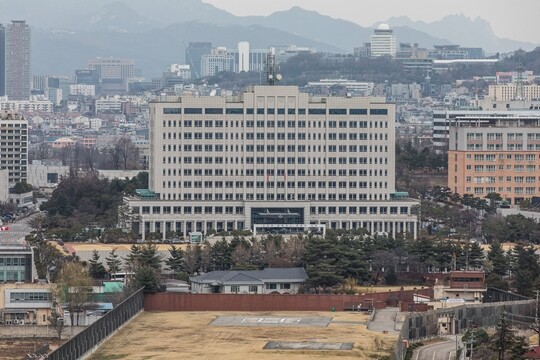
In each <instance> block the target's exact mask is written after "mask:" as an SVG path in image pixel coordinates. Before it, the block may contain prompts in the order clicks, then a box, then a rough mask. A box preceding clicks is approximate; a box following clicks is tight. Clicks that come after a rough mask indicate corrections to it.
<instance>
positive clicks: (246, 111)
mask: <svg viewBox="0 0 540 360" xmlns="http://www.w3.org/2000/svg"><path fill="white" fill-rule="evenodd" d="M182 109H183V111H182ZM203 113H204V114H205V115H223V114H226V115H254V114H257V115H265V114H267V115H275V114H277V115H285V114H287V115H306V113H307V115H367V114H368V109H326V108H311V109H307V111H306V109H304V108H299V109H296V108H288V109H285V108H277V109H276V108H264V107H262V108H257V109H254V108H225V109H224V108H204V109H203V108H179V107H175V108H170V107H166V108H163V114H164V115H180V114H184V115H202V114H203ZM369 115H388V109H369Z"/></svg>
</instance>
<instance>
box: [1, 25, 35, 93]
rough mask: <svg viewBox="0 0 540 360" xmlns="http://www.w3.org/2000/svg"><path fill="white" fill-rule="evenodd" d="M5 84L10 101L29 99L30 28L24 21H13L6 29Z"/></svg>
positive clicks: (30, 77)
mask: <svg viewBox="0 0 540 360" xmlns="http://www.w3.org/2000/svg"><path fill="white" fill-rule="evenodd" d="M5 33H6V36H5V39H6V40H5V42H6V45H5V68H6V75H5V82H6V85H5V86H6V95H7V96H8V98H9V99H10V100H28V99H30V88H31V83H32V76H31V69H30V57H31V53H30V26H28V25H27V24H26V22H25V21H24V20H13V21H11V24H8V25H7V27H6V31H5Z"/></svg>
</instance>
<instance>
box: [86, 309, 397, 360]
mask: <svg viewBox="0 0 540 360" xmlns="http://www.w3.org/2000/svg"><path fill="white" fill-rule="evenodd" d="M220 315H230V316H234V315H236V316H261V317H264V316H281V317H308V316H326V317H332V318H333V322H332V323H330V324H329V325H328V327H305V326H304V327H293V326H287V327H285V326H278V327H276V326H260V327H243V326H227V327H218V326H210V325H209V324H210V323H211V322H212V321H213V320H214V319H215V318H216V317H218V316H220ZM365 321H367V315H362V314H359V313H349V312H336V313H332V312H302V313H298V312H294V313H291V312H289V313H287V312H279V313H236V312H226V313H216V312H213V313H212V312H191V313H187V312H144V313H142V314H141V315H139V316H138V317H137V318H136V319H134V320H132V321H131V322H130V323H129V324H128V325H126V326H125V327H124V328H122V329H121V330H120V331H119V332H118V333H117V334H115V335H114V336H113V337H112V338H111V339H109V340H108V341H107V342H105V344H103V345H102V346H101V347H100V348H99V349H98V351H96V352H95V353H94V354H93V355H92V356H91V357H90V359H91V360H112V359H156V360H158V359H213V360H214V359H220V360H231V359H262V360H273V359H275V360H278V359H284V358H287V359H319V358H321V359H353V358H354V359H366V360H367V359H378V358H382V357H383V356H385V355H387V354H388V353H389V352H390V351H391V350H390V349H393V347H394V346H395V342H396V339H397V336H396V335H388V334H382V333H375V332H371V331H368V330H367V329H366V327H365V325H362V324H360V322H365ZM272 340H273V341H299V342H301V341H316V342H352V343H354V348H353V349H352V350H339V351H328V350H327V351H310V350H307V351H306V350H263V347H264V346H265V344H266V343H267V342H268V341H272Z"/></svg>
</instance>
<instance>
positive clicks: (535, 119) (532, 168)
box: [448, 114, 540, 204]
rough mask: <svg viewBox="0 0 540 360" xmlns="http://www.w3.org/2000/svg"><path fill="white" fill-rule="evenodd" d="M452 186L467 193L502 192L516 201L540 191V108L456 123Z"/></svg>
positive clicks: (452, 134)
mask: <svg viewBox="0 0 540 360" xmlns="http://www.w3.org/2000/svg"><path fill="white" fill-rule="evenodd" d="M449 130H450V137H449V140H450V142H449V150H448V187H449V188H450V189H451V190H452V191H454V192H456V193H458V194H461V195H464V194H472V195H474V196H477V197H482V198H483V197H485V196H486V195H487V194H490V193H498V194H500V195H501V197H502V198H503V199H504V200H506V201H508V202H509V203H510V204H519V203H521V202H523V201H524V200H526V199H531V198H532V197H533V196H539V195H540V177H538V171H539V170H540V114H536V115H529V116H528V115H526V114H521V115H518V114H516V115H514V116H513V117H510V116H505V117H498V118H494V117H492V118H491V119H481V118H480V117H478V118H476V119H474V118H472V117H470V118H469V119H467V121H465V120H464V119H462V120H461V121H459V122H454V123H452V124H450V129H449Z"/></svg>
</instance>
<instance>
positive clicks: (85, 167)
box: [29, 136, 141, 173]
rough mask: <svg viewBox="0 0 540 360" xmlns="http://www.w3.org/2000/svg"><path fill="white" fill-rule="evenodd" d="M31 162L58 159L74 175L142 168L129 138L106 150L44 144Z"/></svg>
mask: <svg viewBox="0 0 540 360" xmlns="http://www.w3.org/2000/svg"><path fill="white" fill-rule="evenodd" d="M29 158H30V161H31V160H46V159H58V160H60V162H61V164H62V166H69V167H70V168H71V171H72V172H74V173H78V172H79V171H82V172H88V171H90V172H93V171H95V170H97V169H103V170H137V169H140V168H141V162H140V161H139V149H138V148H137V146H136V145H135V144H134V143H133V142H132V141H131V139H130V138H129V137H127V136H123V137H119V138H117V139H115V140H114V141H113V142H112V143H111V144H110V145H108V146H107V147H104V148H99V149H98V148H96V147H85V146H83V145H82V144H78V143H77V144H74V145H73V146H65V147H62V148H59V149H55V148H53V147H52V146H51V145H50V144H48V143H46V142H42V143H41V144H40V145H39V146H37V147H34V148H32V149H31V150H30V152H29Z"/></svg>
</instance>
